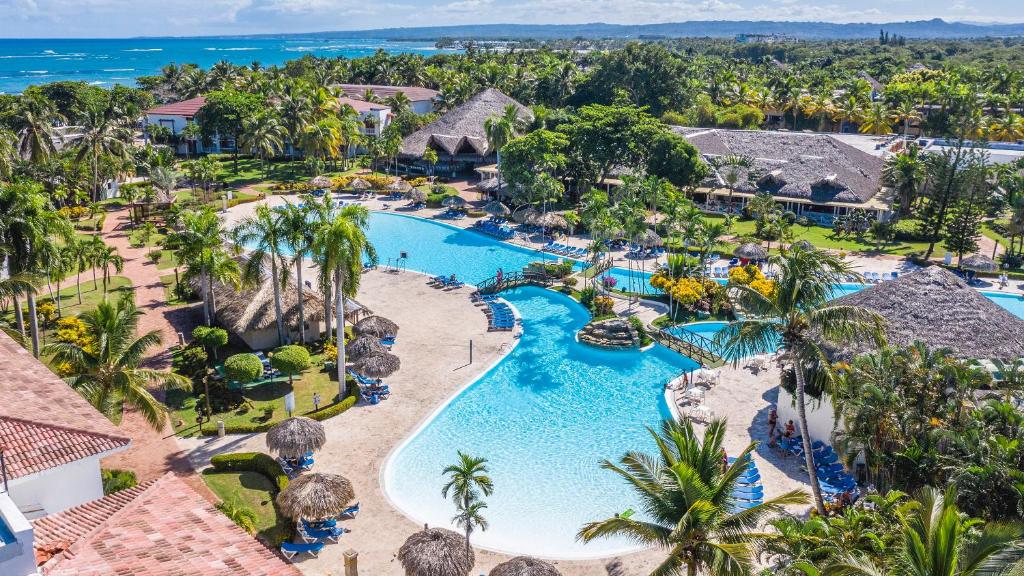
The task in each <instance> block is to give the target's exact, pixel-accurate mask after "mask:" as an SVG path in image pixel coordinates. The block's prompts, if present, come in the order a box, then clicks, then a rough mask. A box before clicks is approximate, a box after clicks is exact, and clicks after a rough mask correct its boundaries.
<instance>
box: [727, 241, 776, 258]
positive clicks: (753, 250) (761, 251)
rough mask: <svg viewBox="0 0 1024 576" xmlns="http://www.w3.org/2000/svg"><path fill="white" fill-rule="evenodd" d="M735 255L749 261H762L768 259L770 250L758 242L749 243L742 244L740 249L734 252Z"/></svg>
mask: <svg viewBox="0 0 1024 576" xmlns="http://www.w3.org/2000/svg"><path fill="white" fill-rule="evenodd" d="M733 255H734V256H736V257H737V258H746V259H748V260H761V259H764V258H767V257H768V250H767V249H765V247H764V246H761V245H760V244H758V243H756V242H747V243H746V244H740V246H739V248H737V249H736V250H734V251H733Z"/></svg>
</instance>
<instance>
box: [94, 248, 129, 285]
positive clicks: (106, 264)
mask: <svg viewBox="0 0 1024 576" xmlns="http://www.w3.org/2000/svg"><path fill="white" fill-rule="evenodd" d="M93 258H94V260H93V264H94V265H95V266H96V268H99V269H100V270H101V271H102V272H103V293H104V294H106V293H107V285H108V284H109V282H110V269H111V268H113V269H114V271H115V272H117V273H118V274H120V273H121V272H123V271H124V258H123V257H122V256H121V255H119V254H118V253H117V248H115V247H113V246H108V245H106V244H104V245H103V247H102V248H101V249H99V250H97V251H96V252H95V253H94V254H93Z"/></svg>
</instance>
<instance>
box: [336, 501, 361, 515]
mask: <svg viewBox="0 0 1024 576" xmlns="http://www.w3.org/2000/svg"><path fill="white" fill-rule="evenodd" d="M356 514H359V502H356V503H355V504H354V505H352V506H349V507H348V508H345V509H344V510H342V511H341V514H340V515H339V516H341V517H342V518H355V517H356Z"/></svg>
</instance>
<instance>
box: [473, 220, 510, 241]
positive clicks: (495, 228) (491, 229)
mask: <svg viewBox="0 0 1024 576" xmlns="http://www.w3.org/2000/svg"><path fill="white" fill-rule="evenodd" d="M473 229H474V230H476V231H478V232H483V233H484V234H487V235H488V236H494V237H495V238H499V239H501V240H509V239H511V238H513V237H515V235H516V232H515V230H513V229H511V228H509V227H508V226H504V225H502V224H499V223H498V222H496V221H494V220H477V221H476V223H474V224H473Z"/></svg>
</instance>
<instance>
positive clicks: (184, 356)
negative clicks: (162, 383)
mask: <svg viewBox="0 0 1024 576" xmlns="http://www.w3.org/2000/svg"><path fill="white" fill-rule="evenodd" d="M208 361H209V356H208V355H207V354H206V350H204V349H202V348H201V347H199V346H189V347H187V348H185V349H184V350H182V351H181V354H179V355H178V358H177V360H176V362H175V368H176V369H177V372H178V374H181V375H182V376H189V377H194V376H196V375H198V374H200V373H202V372H205V371H206V363H207V362H208Z"/></svg>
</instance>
